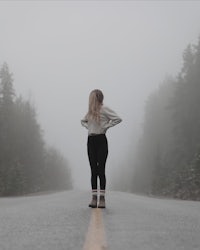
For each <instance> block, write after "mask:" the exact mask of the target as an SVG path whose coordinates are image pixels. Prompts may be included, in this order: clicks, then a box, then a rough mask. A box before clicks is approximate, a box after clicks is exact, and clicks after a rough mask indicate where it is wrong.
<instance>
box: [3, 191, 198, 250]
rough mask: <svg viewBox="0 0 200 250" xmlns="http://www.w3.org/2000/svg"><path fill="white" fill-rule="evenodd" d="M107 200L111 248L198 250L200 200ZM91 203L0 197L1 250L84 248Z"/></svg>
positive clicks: (69, 197) (117, 195)
mask: <svg viewBox="0 0 200 250" xmlns="http://www.w3.org/2000/svg"><path fill="white" fill-rule="evenodd" d="M106 200H107V208H106V209H103V210H101V211H100V213H101V218H102V223H103V225H104V229H105V240H106V242H107V244H106V245H107V249H109V250H122V249H123V250H135V249H137V250H140V249H141V250H147V249H148V250H157V249H159V250H194V249H198V250H199V249H200V202H192V201H178V200H168V199H155V198H148V197H144V196H138V195H133V194H129V193H121V192H108V193H107V197H106ZM89 201H90V193H89V192H81V191H64V192H58V193H54V194H47V195H39V196H37V195H36V196H25V197H13V198H0V250H33V249H34V250H39V249H41V250H47V249H48V250H62V249H63V250H64V249H65V250H79V249H83V246H84V244H85V240H86V235H87V232H88V227H89V222H90V219H91V214H92V209H91V208H88V202H89ZM99 249H102V250H103V248H99Z"/></svg>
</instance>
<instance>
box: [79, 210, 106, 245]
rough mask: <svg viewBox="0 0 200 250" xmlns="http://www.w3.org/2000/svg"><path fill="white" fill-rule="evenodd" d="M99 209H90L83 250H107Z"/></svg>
mask: <svg viewBox="0 0 200 250" xmlns="http://www.w3.org/2000/svg"><path fill="white" fill-rule="evenodd" d="M107 249H108V248H107V244H106V239H105V230H104V226H103V218H102V211H101V209H99V208H97V209H92V215H91V219H90V224H89V228H88V232H87V236H86V240H85V244H84V247H83V250H107Z"/></svg>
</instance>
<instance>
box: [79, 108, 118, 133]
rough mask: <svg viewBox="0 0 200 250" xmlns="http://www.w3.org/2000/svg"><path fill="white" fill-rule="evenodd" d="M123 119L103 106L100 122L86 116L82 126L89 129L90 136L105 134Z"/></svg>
mask: <svg viewBox="0 0 200 250" xmlns="http://www.w3.org/2000/svg"><path fill="white" fill-rule="evenodd" d="M121 121H122V119H121V118H120V117H119V116H118V115H117V114H116V113H115V112H114V111H113V110H112V109H110V108H108V107H107V106H104V105H102V106H101V109H100V122H99V123H98V122H96V121H94V120H91V119H87V118H86V116H85V117H84V118H83V119H82V120H81V124H82V126H84V127H85V128H86V129H88V134H89V135H90V134H105V133H106V131H107V130H108V129H109V128H110V127H113V126H115V125H117V124H118V123H120V122H121Z"/></svg>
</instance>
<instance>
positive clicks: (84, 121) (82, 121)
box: [81, 116, 88, 129]
mask: <svg viewBox="0 0 200 250" xmlns="http://www.w3.org/2000/svg"><path fill="white" fill-rule="evenodd" d="M81 125H82V126H83V127H85V128H87V129H88V120H87V118H86V116H85V117H84V118H83V119H82V120H81Z"/></svg>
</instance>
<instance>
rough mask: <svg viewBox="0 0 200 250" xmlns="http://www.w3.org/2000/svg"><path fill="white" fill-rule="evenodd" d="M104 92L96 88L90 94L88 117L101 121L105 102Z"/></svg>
mask: <svg viewBox="0 0 200 250" xmlns="http://www.w3.org/2000/svg"><path fill="white" fill-rule="evenodd" d="M103 98H104V96H103V93H102V91H101V90H99V89H94V90H92V92H91V93H90V96H89V107H88V113H87V118H88V119H92V120H95V121H96V122H98V123H99V122H100V109H101V106H102V104H103Z"/></svg>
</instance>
